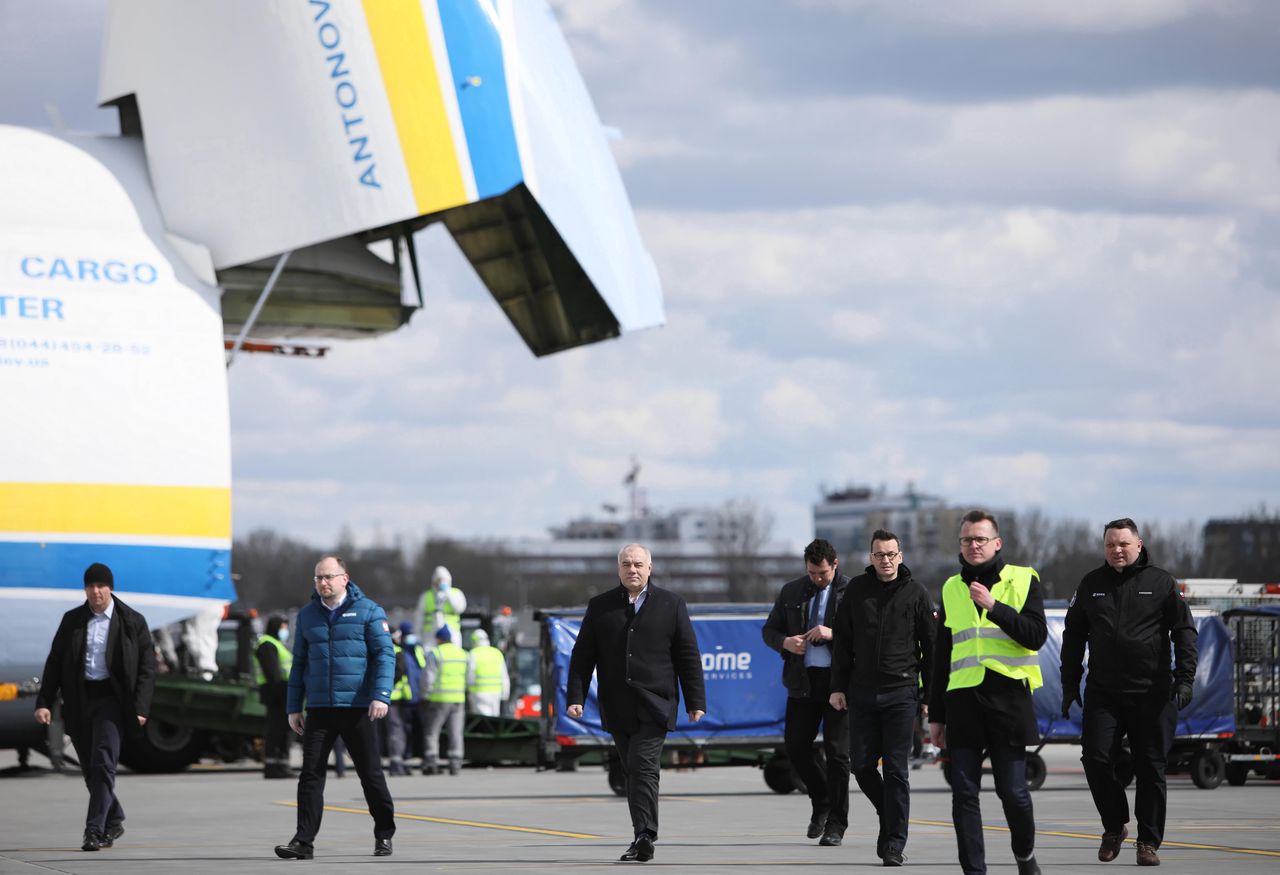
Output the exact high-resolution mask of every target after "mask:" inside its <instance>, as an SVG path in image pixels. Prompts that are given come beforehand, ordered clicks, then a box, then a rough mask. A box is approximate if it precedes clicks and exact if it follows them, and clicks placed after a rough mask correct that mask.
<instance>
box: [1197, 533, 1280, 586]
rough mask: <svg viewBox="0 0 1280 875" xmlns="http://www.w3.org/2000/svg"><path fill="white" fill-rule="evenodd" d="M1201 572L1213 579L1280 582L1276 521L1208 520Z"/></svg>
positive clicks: (1279, 539) (1279, 540)
mask: <svg viewBox="0 0 1280 875" xmlns="http://www.w3.org/2000/svg"><path fill="white" fill-rule="evenodd" d="M1204 554H1205V570H1206V571H1207V572H1208V573H1209V574H1211V575H1213V576H1215V577H1234V578H1237V579H1239V580H1248V581H1256V582H1261V583H1275V582H1280V517H1271V518H1266V517H1257V518H1250V519H1234V520H1209V521H1208V522H1207V523H1205V525H1204Z"/></svg>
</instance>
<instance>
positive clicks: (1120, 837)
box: [1098, 826, 1129, 863]
mask: <svg viewBox="0 0 1280 875" xmlns="http://www.w3.org/2000/svg"><path fill="white" fill-rule="evenodd" d="M1128 837H1129V828H1128V827H1127V826H1122V827H1120V831H1119V832H1104V833H1103V834H1102V846H1101V847H1100V848H1098V860H1100V861H1101V862H1103V863H1110V862H1111V861H1112V860H1114V859H1115V858H1116V857H1118V856H1120V846H1121V845H1123V844H1124V840H1125V839H1127V838H1128Z"/></svg>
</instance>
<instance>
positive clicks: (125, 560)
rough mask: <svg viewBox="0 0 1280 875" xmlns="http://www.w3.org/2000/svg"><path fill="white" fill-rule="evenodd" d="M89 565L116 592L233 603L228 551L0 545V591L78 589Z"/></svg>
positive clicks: (16, 543) (83, 545)
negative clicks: (106, 573)
mask: <svg viewBox="0 0 1280 875" xmlns="http://www.w3.org/2000/svg"><path fill="white" fill-rule="evenodd" d="M95 562H101V563H103V564H105V565H107V566H108V567H109V568H110V569H111V575H112V577H114V578H115V586H116V589H119V590H128V591H130V592H145V593H156V594H160V595H174V596H186V597H196V598H210V599H225V600H227V601H235V598H236V589H235V586H234V585H233V584H232V582H231V551H230V550H217V549H211V548H207V547H155V546H148V545H135V544H62V543H53V542H46V543H42V544H40V543H31V542H10V541H0V568H3V569H4V573H3V574H2V575H0V587H10V588H12V587H42V588H48V589H73V590H79V589H83V588H84V570H85V569H86V568H88V567H89V566H90V565H92V564H93V563H95Z"/></svg>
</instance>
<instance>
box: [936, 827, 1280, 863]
mask: <svg viewBox="0 0 1280 875" xmlns="http://www.w3.org/2000/svg"><path fill="white" fill-rule="evenodd" d="M911 823H918V824H920V825H921V826H949V827H953V828H954V826H955V825H954V824H952V823H950V822H948V821H943V820H913V821H911ZM982 828H983V829H985V830H990V831H991V832H1008V831H1009V827H1007V826H987V825H986V824H985V823H984V824H983V825H982ZM1036 835H1038V836H1056V837H1058V838H1067V839H1089V840H1090V841H1095V842H1096V841H1098V839H1099V836H1098V834H1097V833H1085V832H1066V831H1064V830H1051V829H1037V830H1036ZM1125 842H1126V843H1128V844H1131V845H1132V844H1135V843H1136V841H1135V840H1134V839H1125ZM1160 847H1162V848H1165V847H1169V848H1189V849H1191V850H1195V851H1222V852H1223V853H1224V854H1249V855H1251V856H1255V857H1280V851H1268V850H1266V849H1264V848H1237V847H1235V846H1233V845H1205V844H1200V843H1198V842H1171V841H1164V842H1161V843H1160Z"/></svg>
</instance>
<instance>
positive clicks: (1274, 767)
mask: <svg viewBox="0 0 1280 875" xmlns="http://www.w3.org/2000/svg"><path fill="white" fill-rule="evenodd" d="M1222 619H1223V620H1224V621H1225V622H1226V624H1227V628H1228V629H1229V630H1230V632H1231V640H1232V644H1233V645H1234V649H1235V660H1234V669H1235V677H1234V683H1233V690H1234V692H1235V716H1236V734H1235V737H1234V738H1232V739H1231V741H1230V742H1229V743H1228V744H1226V745H1225V746H1224V749H1223V756H1224V758H1225V761H1226V762H1225V764H1224V773H1225V777H1226V779H1227V783H1228V784H1231V785H1232V786H1234V787H1239V786H1241V785H1243V784H1244V783H1245V782H1246V781H1247V780H1248V779H1249V774H1250V772H1253V773H1256V774H1257V775H1259V776H1261V777H1266V778H1278V777H1280V605H1268V606H1261V607H1240V608H1232V609H1230V610H1227V611H1225V612H1224V613H1223V615H1222Z"/></svg>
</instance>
